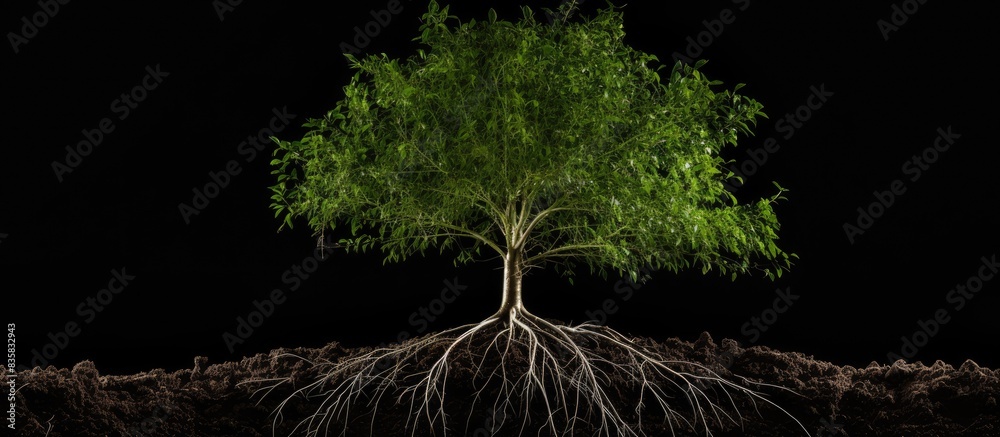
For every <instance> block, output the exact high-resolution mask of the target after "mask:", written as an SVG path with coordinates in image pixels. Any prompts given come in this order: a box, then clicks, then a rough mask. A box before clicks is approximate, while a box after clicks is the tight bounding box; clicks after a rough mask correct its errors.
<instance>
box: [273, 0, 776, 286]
mask: <svg viewBox="0 0 1000 437" xmlns="http://www.w3.org/2000/svg"><path fill="white" fill-rule="evenodd" d="M561 13H563V14H564V15H563V16H566V17H568V16H569V13H568V11H561ZM523 15H524V16H523V18H522V19H521V20H519V21H517V22H509V21H503V20H500V19H497V18H496V14H495V12H492V11H491V12H490V14H489V16H488V19H487V20H485V21H480V22H475V21H470V22H465V23H463V22H460V21H459V20H458V19H457V18H456V17H453V16H449V15H448V7H443V8H441V7H439V6H438V5H437V3H435V2H431V3H430V5H429V7H428V11H427V13H426V14H425V15H424V16H423V20H422V23H423V24H422V26H421V28H420V32H421V33H420V36H419V37H418V38H416V40H417V41H419V42H420V43H421V46H422V48H421V50H419V51H418V53H417V54H416V55H414V56H412V57H410V58H408V59H405V60H399V59H390V58H388V57H387V56H386V55H385V54H382V55H372V56H368V57H365V58H363V59H356V58H354V57H351V56H350V55H348V59H349V62H350V66H351V68H352V69H354V70H355V75H354V77H353V79H352V80H351V82H350V84H348V85H347V86H346V87H345V88H344V98H343V99H342V100H341V101H340V102H339V103H338V104H337V106H336V107H335V108H334V109H333V110H331V111H329V112H327V113H326V115H325V116H323V117H322V118H316V119H310V120H309V121H308V122H307V123H305V125H304V126H305V127H306V128H308V132H307V133H306V134H305V135H304V136H303V138H302V139H300V140H296V141H282V140H277V139H275V141H276V143H277V145H278V147H277V150H276V151H275V159H274V160H273V161H272V162H271V164H272V166H273V168H274V171H273V174H275V175H277V183H276V185H274V186H273V187H272V191H273V196H272V199H273V201H274V202H273V208H274V209H275V213H276V216H279V217H282V218H283V220H284V224H285V225H287V226H291V225H292V223H293V219H294V218H297V217H303V218H306V219H307V220H308V224H309V226H310V227H311V228H312V229H314V230H315V231H316V232H317V233H319V232H323V231H324V230H325V229H327V228H335V227H336V226H342V225H349V226H350V229H351V234H352V235H353V236H354V238H351V239H345V240H343V241H342V243H343V244H345V246H346V247H347V248H348V249H349V250H351V249H355V250H369V249H372V248H373V247H376V246H378V247H379V248H380V249H382V250H383V251H384V252H385V253H386V261H399V260H403V259H405V258H406V257H408V256H410V255H413V254H415V253H417V252H419V253H421V254H423V253H424V252H425V250H426V249H428V248H436V249H439V250H440V251H442V252H443V251H444V250H446V249H453V250H455V251H456V252H457V256H456V260H455V262H456V264H458V263H465V262H468V261H470V260H472V259H474V258H475V257H476V256H477V255H480V250H481V249H483V248H486V249H489V251H492V252H495V253H496V254H497V255H500V256H505V255H506V254H507V253H508V252H517V253H519V254H521V255H522V259H523V260H524V261H525V264H524V266H525V267H529V266H539V265H542V264H546V263H552V264H553V265H554V266H555V267H556V268H557V269H558V270H559V271H561V272H562V273H563V274H564V275H572V274H573V269H574V267H575V265H576V263H580V262H582V263H584V264H586V265H588V266H589V267H590V269H591V272H595V271H596V272H599V273H600V274H601V275H602V276H605V277H606V274H607V269H608V268H611V269H613V270H615V271H617V272H619V273H621V274H629V275H631V276H632V278H633V279H635V278H636V277H637V272H638V271H639V270H640V269H641V267H642V266H644V265H651V266H653V267H654V268H657V269H660V268H666V269H669V270H672V271H679V270H681V269H687V268H692V267H693V268H700V269H701V270H702V271H705V272H707V271H709V270H711V269H713V268H715V269H717V270H718V271H720V272H722V273H724V274H732V275H733V277H734V278H735V275H736V274H737V273H745V272H749V271H751V270H760V271H763V272H764V273H766V274H767V275H768V276H770V277H772V278H773V277H774V276H775V275H780V274H781V272H782V270H784V269H787V268H788V267H789V266H790V265H791V263H790V259H789V258H790V257H794V254H786V253H785V252H783V251H782V250H781V249H779V248H778V247H777V245H776V243H775V242H776V240H777V239H778V236H777V231H778V228H779V223H778V220H777V217H776V216H775V213H774V210H773V209H772V205H773V204H774V202H776V201H777V200H779V199H782V197H781V195H782V193H783V192H784V191H785V190H784V189H782V188H781V187H777V190H778V192H777V194H776V195H775V196H774V197H771V198H767V199H761V200H759V201H756V202H753V203H749V204H740V203H739V202H738V201H737V199H736V198H735V197H734V196H732V195H731V194H730V193H729V192H727V191H726V190H725V189H724V187H723V181H725V180H726V179H727V178H730V177H732V176H733V175H732V174H731V173H730V172H729V171H728V170H726V169H725V167H724V164H725V162H724V160H723V159H722V158H721V157H720V155H719V152H720V150H721V149H722V148H724V147H727V146H734V145H736V144H737V139H738V138H739V137H740V136H741V135H750V134H752V128H753V127H755V125H756V122H757V119H758V118H759V117H763V116H764V114H763V113H762V112H761V105H760V104H759V103H758V102H756V101H754V100H753V99H750V98H748V97H746V96H743V95H740V94H737V93H736V92H737V91H739V89H740V88H741V85H737V86H736V87H734V88H733V90H731V91H729V90H724V89H719V86H720V85H721V84H720V83H719V82H717V81H711V80H709V79H707V78H706V77H705V76H704V75H702V73H701V72H700V71H699V68H701V66H702V65H703V62H699V63H698V64H696V65H694V66H688V65H683V64H680V63H678V64H675V65H674V66H673V67H672V68H666V67H665V66H664V65H661V64H659V62H658V60H657V58H656V57H655V56H653V55H650V54H647V53H643V52H640V51H637V50H635V49H632V48H631V47H629V46H627V45H626V44H625V43H624V42H623V39H624V36H625V33H624V30H623V22H622V16H621V13H620V12H618V11H615V10H614V9H613V8H610V7H609V8H608V9H605V10H602V11H600V12H598V13H597V14H596V15H595V16H594V17H591V18H581V19H575V20H573V21H569V20H557V21H555V22H554V23H553V24H547V23H541V22H539V21H537V20H536V18H535V16H534V14H533V12H532V11H531V10H529V9H528V8H524V9H523ZM661 74H662V76H661ZM776 186H777V184H776ZM463 243H467V244H463Z"/></svg>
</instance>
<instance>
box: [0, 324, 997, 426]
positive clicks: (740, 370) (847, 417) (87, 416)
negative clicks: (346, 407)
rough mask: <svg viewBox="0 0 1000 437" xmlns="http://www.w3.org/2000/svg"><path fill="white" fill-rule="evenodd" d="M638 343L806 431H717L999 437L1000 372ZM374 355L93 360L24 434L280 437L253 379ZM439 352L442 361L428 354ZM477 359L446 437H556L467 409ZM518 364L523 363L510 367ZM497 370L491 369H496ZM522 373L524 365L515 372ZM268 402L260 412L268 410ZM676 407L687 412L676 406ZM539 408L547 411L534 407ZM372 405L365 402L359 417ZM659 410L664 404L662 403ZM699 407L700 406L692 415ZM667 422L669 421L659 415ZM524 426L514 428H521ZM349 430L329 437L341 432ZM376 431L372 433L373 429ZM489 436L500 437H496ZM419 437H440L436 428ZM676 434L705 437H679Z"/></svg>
mask: <svg viewBox="0 0 1000 437" xmlns="http://www.w3.org/2000/svg"><path fill="white" fill-rule="evenodd" d="M635 341H636V342H637V343H639V344H641V345H643V346H645V347H647V348H651V349H655V350H657V351H658V352H659V353H661V354H662V355H663V356H665V357H669V358H671V359H678V360H685V361H691V362H695V363H700V364H704V365H706V366H708V367H709V368H712V369H714V370H715V371H717V372H719V373H720V374H721V375H724V376H726V377H727V379H728V378H733V380H734V381H737V379H735V377H734V376H733V375H734V374H735V375H741V376H743V377H745V378H748V379H749V380H750V381H759V382H763V383H767V384H772V385H776V386H780V387H785V388H788V389H791V390H793V391H794V392H796V393H797V394H796V393H791V392H789V391H785V390H780V389H775V388H768V387H765V386H753V385H751V386H750V387H751V388H755V389H757V390H758V391H759V392H762V393H765V394H767V397H768V399H769V400H772V401H773V402H775V403H776V404H778V405H781V406H782V407H784V408H785V409H786V410H788V412H789V413H791V414H792V415H793V416H794V417H796V418H798V419H799V420H800V421H801V422H802V424H803V425H804V426H805V428H806V430H808V434H807V433H806V432H805V431H803V430H802V429H801V428H799V426H798V425H797V424H796V423H795V422H794V421H792V420H791V419H790V418H789V417H788V416H786V415H784V414H783V413H781V412H780V411H778V410H777V409H775V408H774V407H771V406H769V405H767V404H766V403H762V402H759V401H758V402H757V407H758V408H757V409H756V410H755V409H754V407H753V404H751V403H750V402H749V400H748V399H747V398H745V397H740V396H737V397H736V398H734V401H735V402H736V404H737V407H738V408H739V410H740V412H741V413H742V429H740V428H739V427H738V426H733V425H732V424H729V425H728V426H727V424H726V423H714V424H713V426H714V427H715V428H714V429H712V433H713V435H717V436H729V435H733V436H735V435H748V436H795V435H800V436H804V435H813V436H1000V407H998V406H997V401H998V399H1000V380H998V376H1000V375H998V370H995V369H989V368H983V367H979V366H977V365H976V364H975V363H973V362H972V361H966V362H965V363H963V364H962V365H961V366H959V367H958V368H955V367H953V366H951V365H947V364H944V363H942V362H936V363H934V364H933V365H932V366H930V367H927V366H924V365H922V364H906V363H904V362H902V361H900V362H897V363H895V364H893V365H892V366H884V365H881V366H880V365H877V364H875V363H872V364H870V365H869V366H868V367H864V368H854V367H850V366H837V365H835V364H831V363H828V362H823V361H817V360H814V359H812V358H811V357H809V356H805V355H802V354H798V353H784V352H779V351H776V350H773V349H769V348H766V347H750V348H746V349H744V348H741V347H739V346H738V345H737V343H736V342H735V341H732V340H723V341H722V342H721V344H716V343H715V342H714V341H713V340H712V338H711V337H710V336H709V335H708V334H707V333H705V334H702V336H701V337H700V338H699V339H698V340H697V341H695V342H694V343H689V342H684V341H680V340H677V339H668V340H666V341H663V342H654V341H652V340H650V339H636V340H635ZM360 352H364V350H360V349H359V350H347V349H344V348H342V347H341V346H339V345H337V344H330V345H327V346H326V347H324V348H322V349H302V348H300V349H283V350H275V351H272V352H271V353H270V354H260V355H256V356H253V357H249V358H244V359H243V360H241V361H239V362H226V363H219V364H214V365H207V363H206V360H205V359H204V358H201V357H199V358H195V366H194V368H193V369H189V370H180V371H176V372H172V373H167V372H164V371H163V370H153V371H151V372H145V373H141V374H136V375H127V376H101V375H100V374H99V372H98V369H96V368H95V367H94V364H93V363H92V362H89V361H84V362H81V363H79V364H77V365H76V366H74V367H73V369H57V368H53V367H49V368H47V369H41V368H35V369H33V370H30V371H25V372H22V373H21V374H20V375H19V377H18V382H19V385H20V387H21V389H20V391H19V393H18V397H17V412H18V421H17V424H18V429H19V431H18V432H19V433H20V434H21V435H32V436H35V435H37V436H44V435H48V436H51V437H58V436H105V435H108V436H116V435H132V436H271V435H272V431H273V430H272V425H273V419H274V416H273V415H271V412H272V411H273V410H274V407H275V406H276V405H277V403H278V402H279V401H280V400H281V399H283V398H284V397H285V396H286V395H287V394H288V393H289V390H287V389H283V390H279V391H276V392H274V393H271V394H270V395H268V396H266V397H264V398H263V400H262V398H261V396H260V395H256V396H253V395H252V394H253V390H252V387H250V386H247V385H240V386H237V383H239V382H241V381H246V380H248V379H260V378H270V377H287V376H292V377H293V378H294V380H295V381H296V386H297V387H301V386H302V384H304V383H308V382H311V381H312V380H314V378H315V376H316V371H315V370H314V369H313V368H312V367H311V366H309V365H308V364H307V363H305V362H303V361H301V360H298V359H294V358H290V357H287V356H284V355H283V354H286V353H291V354H295V355H299V356H301V357H305V358H308V359H312V360H317V359H324V358H325V359H327V360H331V361H332V360H336V359H337V358H338V357H343V356H345V355H349V354H355V353H360ZM430 355H433V354H430ZM467 358H469V356H468V355H459V356H457V357H456V361H455V364H454V365H453V367H452V369H453V373H452V374H451V378H450V379H449V382H448V384H449V385H448V397H449V399H452V400H453V401H454V402H455V403H454V404H451V403H449V404H448V405H447V406H446V407H447V408H448V409H449V411H456V412H459V413H457V414H455V415H454V416H455V418H452V419H450V422H449V425H450V426H449V428H450V429H449V432H448V435H469V436H488V435H522V434H523V435H549V434H550V433H549V432H541V433H539V432H538V431H537V429H533V428H532V425H535V426H537V424H538V423H539V422H538V420H537V419H538V418H537V417H532V418H531V419H532V420H533V421H532V422H531V423H530V424H528V425H527V427H526V428H523V429H522V427H521V424H522V419H523V418H522V417H515V416H514V415H513V413H508V414H507V416H506V417H507V420H506V421H505V423H506V424H505V425H504V426H503V427H501V428H499V429H497V426H496V425H495V423H496V421H495V420H493V419H498V418H500V416H502V414H499V415H498V414H496V413H492V414H491V411H492V408H491V407H490V404H491V402H492V398H490V401H487V402H486V405H482V404H480V405H479V406H477V407H476V408H474V409H472V411H469V408H463V407H464V406H467V405H468V404H466V402H467V398H464V397H465V396H466V395H467V394H468V393H471V392H472V386H471V384H472V383H471V381H473V380H474V379H475V378H474V377H473V376H474V375H472V372H471V371H469V370H468V369H469V366H468V363H467V362H466V363H463V361H464V360H465V359H467ZM512 362H513V361H512ZM488 365H489V363H487V366H488ZM514 367H515V368H516V366H514ZM612 386H613V387H615V391H614V392H615V394H616V396H619V397H620V398H619V399H621V401H622V403H621V404H622V407H620V408H619V409H620V410H621V411H622V412H623V413H624V412H629V411H633V410H634V408H635V402H636V401H635V398H634V396H635V392H634V391H630V389H629V387H631V385H630V384H629V383H628V381H615V382H614V384H612ZM258 401H260V403H259V404H258ZM678 402H679V403H678V404H677V405H676V408H677V409H678V410H683V408H685V407H686V405H685V404H684V403H683V402H682V399H680V400H678ZM528 405H529V408H531V409H532V411H536V410H537V408H535V406H534V405H533V404H528ZM363 407H364V405H358V409H357V411H358V412H359V413H360V412H361V411H362V410H363ZM654 407H655V405H654ZM310 408H311V409H313V410H314V409H315V408H316V404H315V402H313V403H307V402H302V401H299V402H293V403H291V404H289V406H288V407H287V408H285V410H284V422H283V423H282V424H281V425H280V426H279V427H278V428H277V429H276V430H274V431H273V432H274V435H278V436H282V435H288V433H289V431H290V429H291V426H292V425H294V424H295V423H297V422H298V421H299V420H300V419H302V418H303V417H305V416H306V415H307V414H308V413H310V412H311V410H310ZM408 408H409V405H399V406H394V405H392V402H391V401H384V402H383V403H382V404H381V405H380V406H379V416H378V417H377V418H376V420H372V418H371V417H370V416H367V417H365V416H361V417H358V418H357V419H356V420H352V422H351V423H350V424H348V432H347V435H376V436H381V435H393V436H397V435H410V434H411V433H410V431H411V430H409V429H406V428H405V426H406V423H407V418H408ZM688 408H690V407H688ZM647 411H648V413H644V416H643V425H644V430H646V432H647V434H648V435H670V431H669V429H668V428H665V427H664V425H663V422H662V421H661V420H658V418H657V416H656V415H655V414H653V413H655V411H656V409H655V408H654V409H648V410H647ZM660 419H662V417H660ZM515 425H516V426H515ZM341 430H343V424H340V427H335V428H331V430H330V434H329V435H339V434H340V431H341ZM370 431H371V432H370ZM491 431H494V432H493V433H492V434H491ZM576 431H577V432H576V435H585V436H589V435H592V431H591V432H588V431H587V428H586V425H585V424H581V425H578V426H577V427H576ZM416 435H430V433H429V432H428V431H427V428H426V426H424V427H422V428H420V429H418V430H417V432H416ZM677 435H705V431H704V430H703V429H702V430H701V431H700V433H698V434H695V433H693V432H690V431H679V432H678V434H677Z"/></svg>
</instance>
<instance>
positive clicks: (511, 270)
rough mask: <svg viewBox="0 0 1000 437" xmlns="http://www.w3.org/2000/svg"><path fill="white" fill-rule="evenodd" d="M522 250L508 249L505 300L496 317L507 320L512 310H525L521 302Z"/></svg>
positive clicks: (501, 303)
mask: <svg viewBox="0 0 1000 437" xmlns="http://www.w3.org/2000/svg"><path fill="white" fill-rule="evenodd" d="M521 266H522V264H521V252H520V251H519V250H508V251H507V257H506V258H504V262H503V300H502V301H501V302H500V310H499V311H497V313H496V317H499V318H501V319H504V320H507V319H508V318H509V317H510V312H511V311H512V310H515V309H516V310H518V311H523V310H524V306H523V305H522V304H521V274H522V273H523V272H522V271H521Z"/></svg>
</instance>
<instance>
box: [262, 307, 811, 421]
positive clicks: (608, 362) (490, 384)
mask: <svg viewBox="0 0 1000 437" xmlns="http://www.w3.org/2000/svg"><path fill="white" fill-rule="evenodd" d="M477 334H482V335H479V336H477ZM473 338H476V340H477V341H473ZM480 339H482V340H480ZM431 354H436V355H433V356H431ZM470 357H471V358H470ZM299 358H301V357H299ZM459 360H462V361H461V365H460V366H456V368H455V369H452V366H453V365H454V364H455V363H456V362H458V361H459ZM464 360H469V362H465V361H464ZM310 364H311V365H312V366H313V369H314V370H315V371H316V372H317V373H318V374H319V375H320V377H319V378H318V379H317V380H315V381H314V382H311V383H309V384H308V385H305V386H303V387H300V388H295V387H294V385H295V384H294V381H292V379H291V377H287V378H274V379H268V380H257V381H248V382H254V383H265V384H264V386H263V387H261V388H259V389H258V390H257V392H255V394H256V393H259V392H261V391H264V392H265V394H264V396H265V397H266V396H267V394H269V393H271V392H272V391H273V390H275V389H278V388H279V387H282V386H285V385H291V386H292V389H293V391H292V394H291V395H290V396H287V397H286V398H285V399H284V400H282V401H281V402H280V403H279V404H278V405H277V408H276V409H275V419H274V427H275V430H277V427H278V425H279V424H280V423H281V422H282V420H283V414H282V411H283V410H284V409H285V408H286V407H287V406H288V404H289V402H290V401H292V400H293V399H294V398H297V397H302V398H304V399H306V400H307V401H312V402H317V401H318V403H317V404H315V413H313V414H311V415H309V416H308V417H306V418H305V419H303V420H301V421H299V422H298V423H297V424H296V425H295V426H294V428H293V429H292V430H291V434H299V433H304V434H305V435H307V436H318V435H327V434H328V433H329V432H330V431H331V430H332V428H333V427H334V426H337V427H338V432H337V433H338V434H340V435H344V434H346V433H347V431H348V424H349V423H350V422H351V419H352V416H354V417H358V416H363V415H370V416H371V422H369V423H368V425H369V427H370V428H371V429H373V428H374V427H375V425H376V422H375V420H376V418H377V417H378V412H379V408H380V405H383V402H384V401H386V400H387V399H391V398H395V400H394V403H395V404H399V405H408V408H409V413H410V414H409V415H408V417H409V419H408V420H407V422H406V424H405V427H406V431H407V432H408V433H409V434H410V435H418V434H419V435H426V434H431V435H448V434H455V435H458V434H463V435H467V434H469V423H470V422H469V420H467V421H466V425H465V429H464V431H463V430H458V431H456V430H455V429H454V428H453V425H452V424H451V419H452V417H453V416H455V415H456V414H455V409H464V410H467V411H469V417H468V418H467V419H471V416H472V414H473V411H474V410H475V409H476V407H477V406H478V407H480V409H483V408H486V407H487V406H488V407H489V408H491V410H492V411H493V412H494V417H496V416H497V414H496V413H497V412H502V413H503V414H502V415H501V416H500V417H502V419H500V421H499V422H500V423H496V424H494V426H495V427H496V428H494V430H495V429H497V428H500V427H506V429H510V430H511V431H517V433H518V434H525V435H527V434H539V435H541V434H543V433H544V434H550V435H573V434H574V433H577V434H580V435H607V436H611V435H629V436H636V435H645V433H644V423H643V420H644V419H648V418H650V417H652V418H655V419H658V420H659V421H661V422H662V423H663V424H664V425H662V426H664V427H667V428H668V429H670V431H671V434H672V435H676V433H677V432H681V431H687V432H691V431H694V432H699V433H701V432H703V433H704V434H705V435H708V436H710V435H712V431H713V428H718V427H722V426H726V425H727V424H729V426H737V427H739V426H740V424H741V421H742V415H741V414H740V412H739V408H738V405H737V402H736V400H735V398H734V395H743V396H746V397H747V398H748V399H749V400H750V402H751V403H752V405H753V407H754V409H756V408H757V401H762V402H763V403H766V404H768V405H771V406H773V407H775V408H777V409H778V410H780V411H781V412H783V413H784V414H786V415H788V416H789V417H791V418H792V419H793V420H795V422H796V423H797V424H798V425H799V427H801V428H802V430H803V433H804V434H805V435H808V434H809V433H808V431H806V429H805V427H803V426H802V424H801V422H799V421H798V420H797V419H795V418H794V417H792V416H791V414H790V413H788V412H787V411H786V410H784V409H782V408H781V407H780V406H778V405H776V404H775V403H773V402H771V401H770V400H768V399H766V398H765V397H764V395H763V394H761V393H759V392H757V391H754V390H751V389H750V388H747V387H745V386H744V385H740V384H737V383H735V382H732V381H729V380H727V379H725V378H723V377H722V376H720V375H718V374H717V373H715V372H713V371H712V370H711V369H709V368H707V367H705V366H703V365H700V364H697V363H690V362H683V361H671V360H666V359H663V358H662V357H660V356H659V355H658V354H657V353H656V352H654V351H651V350H649V349H647V348H644V347H642V346H640V345H638V344H636V343H634V342H633V341H631V340H629V339H628V338H626V337H624V336H623V335H621V334H619V333H618V332H616V331H614V330H612V329H610V328H607V327H602V326H598V325H593V324H583V325H579V326H562V325H557V324H553V323H550V322H548V321H546V320H544V319H541V318H539V317H536V316H534V315H532V314H530V313H528V312H526V311H524V310H522V309H513V310H511V311H510V313H509V315H507V316H506V317H491V318H489V319H486V320H484V321H483V322H480V323H478V324H473V325H466V326H462V327H458V328H454V329H449V330H447V331H443V332H440V333H436V334H433V335H430V336H426V337H422V338H419V339H415V340H412V341H409V342H407V343H404V344H401V345H394V346H389V347H383V348H378V349H375V350H372V351H370V352H368V353H365V354H362V355H358V356H353V357H347V358H344V359H342V360H340V361H338V362H336V363H331V362H328V361H324V362H318V363H312V362H310ZM428 364H429V365H428ZM460 369H461V370H462V375H461V376H457V377H461V378H471V380H472V382H473V384H472V385H474V387H476V388H475V390H474V391H472V392H470V393H462V392H461V389H455V390H453V391H452V392H449V393H448V398H447V399H446V397H445V394H446V387H447V386H448V382H449V375H450V372H452V371H454V370H460ZM469 369H471V370H469ZM623 382H624V383H623ZM742 382H743V384H754V385H758V386H761V387H771V388H778V389H782V390H784V389H783V388H781V387H777V386H773V385H768V384H757V383H750V382H748V381H746V380H743V381H742ZM456 397H457V398H456ZM623 399H629V400H637V401H636V403H635V407H634V409H621V406H622V402H623V401H622V400H623ZM487 402H490V404H487ZM650 406H652V407H653V408H649V407H650ZM446 407H451V408H446ZM456 407H461V408H456ZM657 407H658V408H657ZM356 409H359V410H361V411H355V410H356ZM446 410H450V411H451V413H449V411H446ZM507 418H516V419H514V420H508V419H507ZM459 431H461V432H459ZM492 431H493V430H491V432H492Z"/></svg>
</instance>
